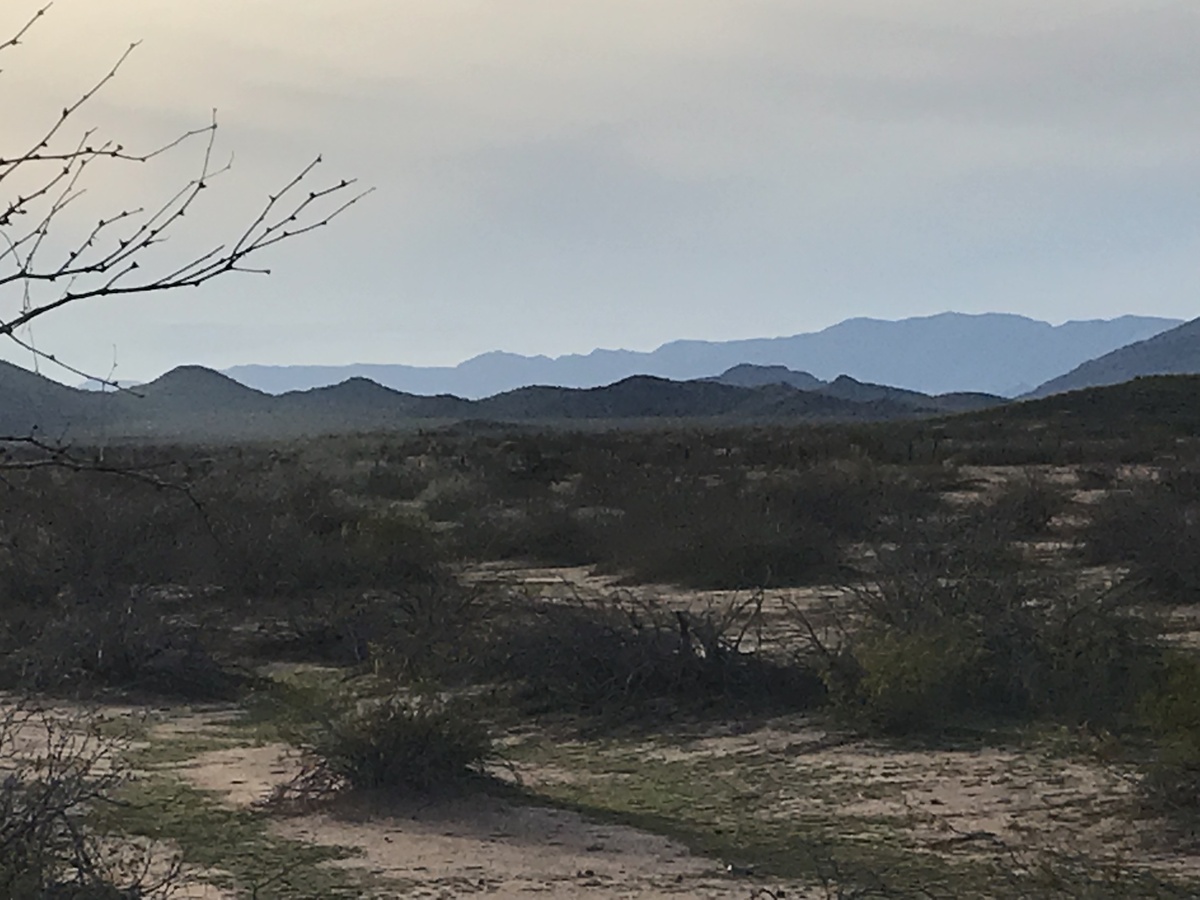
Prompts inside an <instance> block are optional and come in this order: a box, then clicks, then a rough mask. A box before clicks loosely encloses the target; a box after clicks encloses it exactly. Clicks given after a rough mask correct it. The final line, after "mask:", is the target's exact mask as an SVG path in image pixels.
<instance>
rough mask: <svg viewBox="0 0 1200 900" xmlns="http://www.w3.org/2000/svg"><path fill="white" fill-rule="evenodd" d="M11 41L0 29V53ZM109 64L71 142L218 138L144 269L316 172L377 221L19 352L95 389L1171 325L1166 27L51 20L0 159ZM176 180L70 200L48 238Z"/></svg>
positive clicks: (1184, 256) (1006, 7)
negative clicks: (997, 330) (202, 130)
mask: <svg viewBox="0 0 1200 900" xmlns="http://www.w3.org/2000/svg"><path fill="white" fill-rule="evenodd" d="M39 5H40V4H39V3H38V2H36V0H35V2H29V0H5V2H4V3H3V4H2V5H0V41H2V40H3V39H4V37H5V36H7V35H8V34H11V33H14V32H15V31H16V30H17V28H19V27H20V25H21V24H22V23H23V22H24V20H25V19H26V18H28V17H29V16H30V15H31V14H32V13H33V12H34V11H36V9H37V8H38V6H39ZM132 41H141V42H142V43H141V44H140V46H139V47H138V48H137V49H136V51H135V52H134V53H133V55H132V56H131V57H130V59H129V61H128V62H127V64H126V65H125V66H124V67H123V68H122V70H121V71H120V72H119V73H118V77H117V78H116V79H114V80H113V81H112V82H111V83H109V84H108V85H107V86H106V87H105V89H104V90H103V91H102V92H101V93H100V94H98V95H97V96H96V97H95V98H94V99H93V100H92V101H91V102H90V103H89V104H88V105H87V106H86V107H85V108H84V109H83V110H82V111H81V113H80V114H79V117H78V119H77V124H76V126H75V129H74V131H70V130H69V129H68V131H70V134H69V136H70V137H71V138H72V139H74V138H75V136H76V135H78V133H79V131H80V130H81V129H82V128H85V127H96V128H97V129H98V134H100V135H103V136H105V137H108V138H112V139H114V140H118V141H120V142H121V143H122V144H124V145H125V146H127V147H139V148H140V147H152V146H156V145H158V144H160V143H162V142H163V141H165V140H168V139H170V138H171V137H172V136H174V135H176V134H178V133H180V132H182V131H184V130H186V129H188V128H192V127H196V126H202V125H204V124H205V123H206V122H207V121H208V120H209V117H210V114H211V110H212V109H213V108H215V109H216V110H217V111H218V120H219V123H220V130H219V140H218V148H219V153H220V154H221V157H220V158H221V159H222V160H224V159H226V158H227V157H228V156H229V154H232V155H233V168H232V169H231V170H230V171H229V172H228V173H226V174H225V175H223V176H221V177H220V178H219V179H215V180H214V181H213V183H212V184H211V185H210V189H209V190H207V191H206V192H205V193H204V194H203V195H202V196H201V200H202V202H201V203H199V204H198V205H197V206H196V207H194V208H193V209H191V210H189V213H188V216H187V217H185V220H183V221H181V222H180V223H179V226H180V227H178V228H177V229H176V231H175V232H174V233H173V236H172V238H171V241H170V243H169V247H164V248H159V251H161V253H162V254H163V255H161V256H160V257H155V258H154V259H153V260H149V261H148V263H154V262H155V261H158V264H160V265H166V264H167V262H168V261H169V260H171V259H173V258H175V257H172V256H171V254H173V253H174V254H183V255H186V254H187V253H188V252H190V251H194V250H200V249H201V248H203V249H207V247H208V246H209V245H210V244H211V243H212V242H213V241H215V240H221V239H229V238H232V237H236V235H237V234H240V232H241V230H242V228H244V226H245V224H246V223H247V222H248V221H250V220H251V219H253V217H254V215H255V214H256V213H257V210H258V206H259V204H260V203H261V202H262V201H264V200H265V198H266V197H267V196H268V195H269V194H270V193H271V192H273V191H275V190H278V188H279V187H280V186H282V185H283V184H284V183H286V182H287V180H288V179H289V178H290V177H291V175H292V174H293V173H294V172H296V171H297V170H298V169H300V168H301V167H302V166H303V165H304V164H305V163H307V162H308V161H309V160H310V159H311V158H313V157H314V156H315V155H317V154H318V153H320V154H321V155H322V158H323V160H324V162H323V164H322V172H323V173H324V174H323V175H322V177H323V178H328V179H334V180H336V179H338V178H341V177H356V178H358V179H360V182H361V183H362V184H363V185H365V186H370V187H373V188H374V189H375V190H374V193H372V194H371V195H370V196H368V197H367V198H365V199H364V200H363V201H362V202H361V203H360V204H358V205H357V206H355V207H354V208H352V209H350V210H349V211H347V212H346V213H345V214H344V215H343V216H342V217H340V218H339V219H337V220H335V221H334V222H333V223H332V224H331V225H330V226H329V227H328V228H326V229H323V230H322V231H320V232H317V233H314V234H310V235H306V236H304V237H301V238H297V239H295V240H294V241H290V242H287V243H285V244H282V245H280V246H278V247H276V248H272V249H271V250H269V251H267V252H266V253H264V254H263V256H262V257H261V258H260V259H259V260H257V262H258V264H260V265H263V266H269V267H270V268H271V269H272V274H271V275H270V276H269V277H266V276H256V275H240V274H238V275H230V276H227V277H222V278H221V279H219V280H217V281H214V282H212V283H210V284H208V285H206V286H204V287H202V288H198V289H195V290H191V289H189V290H188V291H186V292H182V293H174V294H165V295H146V296H141V297H134V298H121V299H105V300H97V301H89V302H87V303H79V304H72V305H70V306H67V307H64V308H63V309H61V310H59V311H57V312H55V313H53V314H51V315H48V316H45V317H43V318H42V319H41V320H39V324H38V325H37V327H36V328H35V329H34V332H33V335H32V339H33V340H34V341H35V342H36V344H37V346H39V347H41V348H42V349H45V350H47V351H49V352H54V353H56V354H58V355H59V356H60V357H61V358H63V359H66V360H69V361H70V362H71V363H72V364H74V365H75V366H77V367H81V368H84V369H85V370H87V371H89V372H96V373H99V374H108V373H109V372H114V373H115V375H116V377H120V378H126V379H133V380H140V379H146V378H150V377H154V376H156V375H157V374H159V373H161V372H162V371H165V370H166V369H169V368H171V367H173V366H175V365H178V364H183V363H199V364H203V365H209V366H214V367H224V366H230V365H235V364H240V363H270V364H293V363H294V364H339V363H351V362H375V363H408V364H415V365H445V364H454V363H456V362H459V361H461V360H463V359H466V358H468V357H471V356H473V355H475V354H478V353H482V352H486V351H489V350H507V351H512V352H518V353H526V354H536V353H545V354H548V355H559V354H564V353H573V352H587V351H589V350H591V349H593V348H596V347H624V348H629V349H643V350H644V349H652V348H653V347H656V346H658V345H659V344H661V343H663V342H666V341H669V340H673V339H677V338H697V339H707V340H728V339H734V338H744V337H760V336H773V335H788V334H795V333H799V332H805V331H813V330H817V329H820V328H823V327H826V326H828V325H831V324H834V323H836V322H838V321H841V320H843V319H846V318H849V317H852V316H873V317H878V318H887V319H896V318H903V317H906V316H913V315H927V314H933V313H937V312H942V311H945V310H958V311H962V312H986V311H1006V312H1014V313H1021V314H1024V315H1029V316H1033V317H1035V318H1039V319H1045V320H1047V321H1051V322H1056V323H1057V322H1061V321H1065V320H1068V319H1087V318H1109V317H1113V316H1118V315H1122V314H1126V313H1136V314H1142V315H1161V316H1172V317H1178V318H1193V317H1195V315H1197V309H1198V308H1200V304H1198V303H1197V298H1198V297H1200V292H1198V290H1197V289H1198V288H1200V203H1198V201H1200V196H1198V195H1200V116H1198V115H1197V114H1196V110H1197V109H1200V53H1197V52H1196V48H1197V47H1200V4H1197V3H1196V2H1195V0H1159V2H1151V0H1088V2H1087V3H1080V2H1078V0H991V2H988V3H986V4H975V3H962V2H961V0H570V2H566V0H503V2H500V0H419V2H418V0H338V2H333V0H206V2H204V3H184V2H178V0H176V2H170V0H104V2H103V3H98V2H96V0H56V2H55V3H54V5H53V7H52V8H51V9H50V11H49V12H48V13H47V14H46V16H44V17H43V18H42V19H41V20H40V21H39V23H38V25H37V27H36V28H35V29H34V30H33V31H31V32H30V33H29V35H28V36H27V38H26V40H25V41H24V42H23V43H22V44H21V45H20V46H18V47H15V48H9V49H6V50H3V51H0V121H2V122H4V127H3V129H2V130H0V157H3V156H5V155H11V154H12V153H13V152H19V151H20V150H24V149H25V148H24V146H19V147H18V146H17V145H18V144H20V142H21V141H22V140H25V139H27V138H28V137H30V136H32V135H33V134H34V133H35V131H36V129H37V127H39V126H41V127H45V125H46V124H48V123H49V122H52V121H53V120H54V118H55V117H56V116H57V115H58V113H59V110H61V109H62V107H63V106H64V105H66V104H67V103H69V102H71V101H72V100H73V99H75V97H76V96H77V95H78V94H79V93H80V92H81V91H82V90H83V89H86V88H87V87H88V86H90V85H91V84H92V83H93V82H94V81H95V80H96V79H97V78H98V77H99V76H101V75H103V73H104V72H105V71H106V70H107V69H108V67H109V66H111V64H112V63H113V61H114V60H115V59H116V58H117V57H118V56H119V55H120V53H121V52H122V50H123V49H124V48H125V46H126V45H128V44H129V43H130V42H132ZM202 151H203V147H202V145H200V144H196V143H193V144H187V145H184V146H182V147H180V148H177V149H176V150H175V151H173V152H172V153H171V154H169V155H168V156H166V157H161V158H158V159H156V160H154V161H152V162H150V163H146V164H144V165H126V166H122V165H112V166H109V167H107V168H105V167H97V168H96V169H95V171H94V172H93V173H92V174H91V176H90V179H91V180H90V182H89V183H88V193H87V194H86V195H85V196H84V197H83V198H82V199H81V201H80V202H79V203H77V204H76V205H75V206H73V207H71V208H69V209H68V210H67V211H66V212H64V214H62V215H61V216H60V217H59V218H58V219H57V220H56V222H55V238H56V239H59V240H61V241H63V244H62V246H64V247H65V246H67V238H68V237H69V236H70V235H71V234H73V233H74V234H78V233H79V229H81V228H85V227H86V225H87V224H88V223H94V221H95V219H96V218H97V216H102V215H104V214H105V210H108V212H109V213H110V214H111V212H112V211H114V210H115V209H118V208H124V207H126V206H130V205H134V204H145V205H147V206H152V205H153V204H155V203H156V202H161V200H162V199H163V198H165V197H166V196H169V195H170V194H171V193H173V191H174V190H175V189H177V188H178V187H179V186H181V185H182V184H183V183H184V182H186V180H187V178H188V177H190V176H191V174H192V173H193V172H194V171H195V167H196V166H197V164H198V163H199V161H200V157H201V154H202ZM17 187H19V185H18V186H14V185H9V184H4V183H0V202H7V201H8V200H9V199H10V196H9V195H10V194H11V192H12V191H13V190H16V189H17ZM72 229H74V231H72ZM50 246H52V247H53V246H54V244H53V240H52V241H51V243H50ZM178 258H183V257H182V256H180V257H178ZM3 274H4V270H3V266H2V265H0V276H2V275H3ZM14 287H15V286H10V288H8V289H7V293H6V292H5V291H6V289H4V288H0V318H4V317H11V315H12V312H13V310H14V309H15V308H16V305H19V303H20V297H19V292H18V291H15V290H14ZM0 354H3V355H4V356H6V357H7V358H9V359H14V360H16V361H19V362H22V363H23V364H29V360H28V356H27V355H18V354H16V353H15V348H13V347H9V348H8V349H0ZM114 363H115V366H116V368H115V370H114V369H113V366H114ZM43 371H45V372H47V374H52V375H56V377H60V378H63V379H64V380H67V381H72V380H76V381H77V380H78V379H74V377H73V376H71V375H69V374H65V375H64V374H62V373H58V374H56V373H55V372H53V371H52V370H51V369H47V368H46V367H45V366H44V365H43Z"/></svg>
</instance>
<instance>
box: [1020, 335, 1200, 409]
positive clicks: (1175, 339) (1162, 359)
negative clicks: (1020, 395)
mask: <svg viewBox="0 0 1200 900" xmlns="http://www.w3.org/2000/svg"><path fill="white" fill-rule="evenodd" d="M1197 373H1200V319H1193V320H1192V321H1191V322H1185V323H1184V324H1183V325H1180V326H1179V327H1178V328H1172V329H1171V330H1170V331H1165V332H1163V333H1161V334H1158V335H1155V336H1154V337H1152V338H1149V339H1148V340H1144V341H1138V342H1137V343H1134V344H1130V345H1129V346H1127V347H1121V348H1120V349H1118V350H1114V351H1113V352H1111V353H1106V354H1104V355H1103V356H1100V357H1097V358H1096V359H1092V360H1089V361H1088V362H1085V363H1083V364H1082V365H1080V366H1078V367H1076V368H1074V369H1072V370H1071V371H1070V372H1068V373H1067V374H1065V375H1062V376H1059V377H1058V378H1052V379H1051V380H1049V381H1047V382H1046V383H1045V384H1043V385H1041V386H1040V387H1038V388H1037V389H1036V390H1034V391H1031V392H1030V393H1029V394H1028V395H1027V396H1028V397H1031V398H1033V397H1048V396H1050V395H1051V394H1061V393H1063V392H1065V391H1076V390H1080V389H1081V388H1089V387H1101V386H1104V385H1111V384H1121V383H1122V382H1125V381H1129V380H1130V379H1133V378H1138V377H1140V376H1143V375H1193V374H1197Z"/></svg>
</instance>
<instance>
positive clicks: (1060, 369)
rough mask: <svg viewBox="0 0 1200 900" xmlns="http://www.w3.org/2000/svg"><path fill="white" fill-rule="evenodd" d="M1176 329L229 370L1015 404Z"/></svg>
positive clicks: (954, 330)
mask: <svg viewBox="0 0 1200 900" xmlns="http://www.w3.org/2000/svg"><path fill="white" fill-rule="evenodd" d="M1178 324H1179V320H1177V319H1160V318H1147V317H1139V316H1122V317H1121V318H1118V319H1112V320H1109V321H1101V320H1094V321H1086V322H1066V323H1064V324H1062V325H1057V326H1053V325H1050V324H1048V323H1046V322H1039V321H1036V320H1034V319H1029V318H1025V317H1024V316H1015V315H1008V314H1001V313H987V314H983V315H965V314H962V313H942V314H940V315H936V316H924V317H920V318H912V319H901V320H899V321H895V322H890V321H882V320H879V319H849V320H847V321H845V322H842V323H840V324H838V325H834V326H831V327H830V328H826V329H824V330H823V331H818V332H814V333H811V334H797V335H792V336H791V337H778V338H759V339H753V340H738V341H673V342H671V343H668V344H663V345H662V346H661V347H659V348H658V349H657V350H654V351H651V352H649V353H643V352H636V351H631V350H594V351H592V352H591V353H588V354H572V355H567V356H559V357H554V358H551V357H548V356H520V355H517V354H514V353H502V352H493V353H485V354H483V355H482V356H477V357H474V358H472V359H469V360H467V361H466V362H463V363H460V364H459V365H457V366H441V367H427V368H426V367H419V366H399V365H396V366H393V365H354V366H236V367H234V368H232V369H228V370H226V371H227V374H229V375H231V376H233V377H234V378H236V379H237V380H238V381H240V382H242V383H243V384H247V385H250V386H251V387H255V388H258V389H261V390H264V391H268V392H270V393H283V392H286V391H290V390H301V389H308V388H314V387H320V386H323V385H330V384H336V383H339V382H342V381H345V380H346V379H347V378H351V377H354V376H361V377H366V378H370V379H371V380H372V381H375V382H378V383H379V384H382V385H384V386H386V387H390V388H393V389H395V390H399V391H404V392H408V393H414V394H454V395H456V396H459V397H468V398H480V397H485V396H490V395H494V394H496V393H497V392H501V391H509V390H514V389H516V388H520V387H528V386H531V385H554V386H559V387H578V388H589V387H598V386H603V385H607V384H613V383H615V382H617V381H620V380H621V379H624V378H628V377H630V376H633V375H653V376H657V377H659V378H667V379H672V380H676V381H686V380H693V379H698V378H708V377H711V376H713V375H716V374H717V373H718V372H726V371H728V370H729V369H730V368H732V367H734V366H737V365H739V364H742V363H752V364H754V365H757V366H783V367H785V368H789V369H793V370H799V371H803V372H807V373H811V374H812V375H813V376H814V377H815V378H818V379H825V380H831V379H833V378H836V377H837V376H838V375H842V374H846V375H849V376H851V377H853V378H855V379H857V380H859V381H863V382H869V383H875V384H888V385H895V386H897V387H901V388H906V389H908V390H913V391H920V392H922V393H927V394H942V393H947V392H955V391H966V392H983V393H990V394H999V395H1004V396H1014V395H1016V394H1020V393H1024V392H1025V391H1028V390H1030V389H1031V388H1032V387H1034V386H1036V385H1038V384H1041V383H1042V382H1044V381H1046V380H1047V379H1050V378H1053V377H1055V376H1057V375H1061V374H1062V373H1064V372H1067V371H1070V370H1071V369H1073V368H1074V367H1075V366H1077V365H1079V364H1080V363H1082V362H1085V361H1086V360H1089V359H1094V358H1095V357H1097V356H1100V355H1101V354H1104V353H1108V352H1110V351H1112V350H1115V349H1117V348H1118V347H1123V346H1125V345H1126V344H1131V343H1133V342H1134V341H1140V340H1144V339H1146V338H1149V337H1151V336H1153V335H1155V334H1158V333H1159V332H1162V331H1165V330H1167V329H1168V328H1172V327H1174V326H1175V325H1178ZM798 386H799V385H798Z"/></svg>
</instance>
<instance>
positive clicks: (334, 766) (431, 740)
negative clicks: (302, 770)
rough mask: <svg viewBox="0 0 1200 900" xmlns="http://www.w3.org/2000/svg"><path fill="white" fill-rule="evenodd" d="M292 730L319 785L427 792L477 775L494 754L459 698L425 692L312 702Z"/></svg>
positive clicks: (489, 741) (479, 724) (488, 739)
mask: <svg viewBox="0 0 1200 900" xmlns="http://www.w3.org/2000/svg"><path fill="white" fill-rule="evenodd" d="M317 713H318V715H317V716H316V718H315V721H311V722H309V723H308V724H307V725H304V726H301V727H300V728H299V729H298V730H297V731H296V733H295V734H294V735H293V737H294V738H295V739H296V740H297V743H299V745H300V747H301V749H302V750H303V751H304V752H305V753H306V754H307V756H308V757H309V758H310V760H311V762H312V768H311V769H310V771H309V773H308V777H309V779H310V780H315V781H317V782H319V783H320V784H322V785H323V787H324V788H325V789H333V790H337V789H352V790H380V789H385V790H401V791H412V792H421V793H425V792H430V791H435V790H440V789H445V788H449V787H453V786H455V785H461V784H463V783H465V782H467V781H469V780H471V779H472V778H476V777H478V776H480V775H481V774H482V773H483V771H484V766H485V765H486V764H487V762H488V761H489V760H491V759H492V758H493V757H494V756H495V748H494V746H493V743H492V739H491V735H490V733H489V730H488V728H487V727H486V726H485V725H484V724H483V723H482V722H481V721H480V719H479V718H478V716H477V715H476V714H475V713H474V712H473V711H472V710H470V709H469V708H467V707H466V706H465V705H463V704H460V703H450V702H447V701H444V700H440V699H435V698H431V697H420V696H418V697H413V698H400V697H394V696H393V697H386V698H368V699H358V700H354V699H343V700H340V701H339V700H334V701H333V702H325V703H322V704H320V705H319V706H318V707H317Z"/></svg>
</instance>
